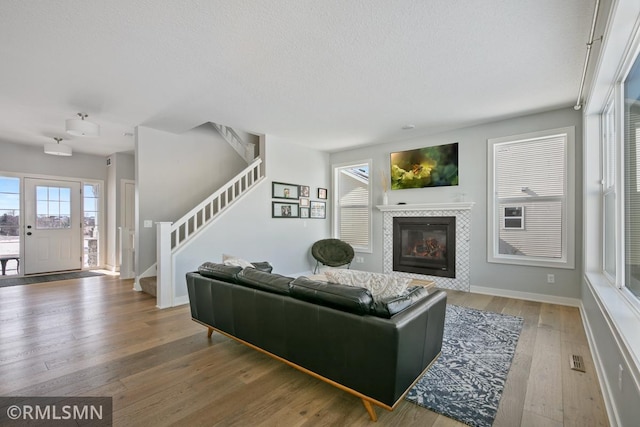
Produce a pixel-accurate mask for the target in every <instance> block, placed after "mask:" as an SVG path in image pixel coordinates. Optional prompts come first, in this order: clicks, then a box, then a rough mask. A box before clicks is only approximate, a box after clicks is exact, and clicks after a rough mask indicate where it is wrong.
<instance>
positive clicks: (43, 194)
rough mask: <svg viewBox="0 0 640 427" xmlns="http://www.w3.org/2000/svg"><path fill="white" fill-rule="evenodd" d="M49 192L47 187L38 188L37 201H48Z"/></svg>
mask: <svg viewBox="0 0 640 427" xmlns="http://www.w3.org/2000/svg"><path fill="white" fill-rule="evenodd" d="M48 199H49V191H48V188H47V187H42V186H40V185H38V186H36V200H48Z"/></svg>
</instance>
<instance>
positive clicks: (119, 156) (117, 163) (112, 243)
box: [105, 153, 135, 271]
mask: <svg viewBox="0 0 640 427" xmlns="http://www.w3.org/2000/svg"><path fill="white" fill-rule="evenodd" d="M108 159H109V160H110V162H111V164H110V166H108V167H107V192H106V194H107V204H108V206H109V209H108V210H107V215H106V216H107V217H106V233H105V235H106V239H107V251H106V259H105V264H106V266H105V267H106V268H108V269H111V270H114V271H117V270H118V269H119V267H120V265H119V262H120V242H119V236H118V227H120V225H121V221H122V218H121V217H122V215H121V209H122V208H123V207H122V203H121V201H122V200H121V199H122V195H121V188H120V180H122V179H129V180H133V179H135V157H134V156H133V155H132V154H127V153H114V154H112V155H110V156H108Z"/></svg>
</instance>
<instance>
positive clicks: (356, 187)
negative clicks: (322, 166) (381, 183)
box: [334, 163, 371, 250]
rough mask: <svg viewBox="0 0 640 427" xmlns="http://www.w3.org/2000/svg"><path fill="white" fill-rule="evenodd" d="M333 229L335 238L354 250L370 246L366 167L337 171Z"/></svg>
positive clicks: (357, 166) (350, 166)
mask: <svg viewBox="0 0 640 427" xmlns="http://www.w3.org/2000/svg"><path fill="white" fill-rule="evenodd" d="M335 177H336V184H337V185H336V189H337V191H336V192H335V194H336V224H335V225H336V228H335V233H334V234H335V235H336V237H337V238H338V239H341V240H344V241H345V242H347V243H349V244H351V246H353V247H354V248H355V249H357V250H370V247H371V195H370V191H371V189H370V181H369V164H368V163H364V164H354V165H349V166H342V167H339V168H336V170H335Z"/></svg>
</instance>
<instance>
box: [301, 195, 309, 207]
mask: <svg viewBox="0 0 640 427" xmlns="http://www.w3.org/2000/svg"><path fill="white" fill-rule="evenodd" d="M300 207H301V208H308V207H309V198H308V197H300Z"/></svg>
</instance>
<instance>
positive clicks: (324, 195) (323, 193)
mask: <svg viewBox="0 0 640 427" xmlns="http://www.w3.org/2000/svg"><path fill="white" fill-rule="evenodd" d="M318 199H323V200H326V199H327V189H326V188H318Z"/></svg>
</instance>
